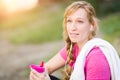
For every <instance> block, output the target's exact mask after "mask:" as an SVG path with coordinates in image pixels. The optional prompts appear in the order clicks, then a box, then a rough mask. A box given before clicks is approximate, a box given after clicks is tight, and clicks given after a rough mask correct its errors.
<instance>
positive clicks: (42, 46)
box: [0, 0, 120, 80]
mask: <svg viewBox="0 0 120 80" xmlns="http://www.w3.org/2000/svg"><path fill="white" fill-rule="evenodd" d="M73 1H79V0H0V80H29V72H30V69H29V65H30V64H39V63H40V62H41V61H42V60H44V61H45V62H46V61H47V60H49V59H50V58H51V57H52V56H53V55H55V54H56V53H57V52H58V51H59V50H60V49H61V48H62V47H63V46H64V45H65V42H64V40H63V36H62V21H63V15H64V11H65V9H66V7H67V6H68V5H69V4H70V3H72V2H73ZM86 1H88V2H90V3H91V4H92V5H93V6H94V7H95V9H96V12H97V16H98V18H99V20H100V28H99V30H100V31H99V32H98V35H97V36H99V37H102V38H104V39H105V40H108V41H109V42H110V43H111V44H112V45H113V46H114V47H115V48H116V50H117V51H118V53H120V0H86ZM53 75H55V76H57V77H62V75H61V70H59V71H58V72H55V73H53Z"/></svg>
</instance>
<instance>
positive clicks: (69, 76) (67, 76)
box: [64, 44, 73, 77]
mask: <svg viewBox="0 0 120 80" xmlns="http://www.w3.org/2000/svg"><path fill="white" fill-rule="evenodd" d="M72 47H73V45H72V44H71V45H70V50H69V53H68V56H67V60H66V61H65V67H64V71H65V73H66V75H67V77H70V76H69V74H68V73H67V70H66V68H67V62H68V59H69V56H70V53H71V51H72Z"/></svg>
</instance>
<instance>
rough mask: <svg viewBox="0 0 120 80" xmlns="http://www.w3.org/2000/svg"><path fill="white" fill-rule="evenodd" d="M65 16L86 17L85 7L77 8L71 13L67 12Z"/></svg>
mask: <svg viewBox="0 0 120 80" xmlns="http://www.w3.org/2000/svg"><path fill="white" fill-rule="evenodd" d="M67 18H81V19H83V18H88V17H87V12H86V10H85V9H83V8H79V9H77V10H76V11H74V12H73V13H68V15H67Z"/></svg>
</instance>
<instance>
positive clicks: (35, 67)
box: [30, 61, 45, 73]
mask: <svg viewBox="0 0 120 80" xmlns="http://www.w3.org/2000/svg"><path fill="white" fill-rule="evenodd" d="M30 67H31V68H32V69H34V70H36V71H37V72H39V73H43V72H45V68H44V62H43V61H42V62H41V64H40V65H35V64H31V65H30Z"/></svg>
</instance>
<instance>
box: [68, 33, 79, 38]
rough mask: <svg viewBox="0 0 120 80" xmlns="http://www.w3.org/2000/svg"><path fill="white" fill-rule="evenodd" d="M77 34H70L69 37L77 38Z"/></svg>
mask: <svg viewBox="0 0 120 80" xmlns="http://www.w3.org/2000/svg"><path fill="white" fill-rule="evenodd" d="M78 35H79V34H78V33H70V36H71V37H77V36H78Z"/></svg>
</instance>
